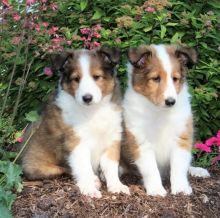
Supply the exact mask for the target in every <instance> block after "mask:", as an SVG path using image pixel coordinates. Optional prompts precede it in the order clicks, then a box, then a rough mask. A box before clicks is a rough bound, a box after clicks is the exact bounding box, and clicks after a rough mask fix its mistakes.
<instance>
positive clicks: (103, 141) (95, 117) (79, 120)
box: [56, 90, 122, 171]
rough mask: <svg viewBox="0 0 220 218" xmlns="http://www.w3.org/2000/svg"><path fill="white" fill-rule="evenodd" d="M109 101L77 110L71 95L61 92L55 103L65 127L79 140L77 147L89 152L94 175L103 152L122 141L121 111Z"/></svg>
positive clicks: (78, 106)
mask: <svg viewBox="0 0 220 218" xmlns="http://www.w3.org/2000/svg"><path fill="white" fill-rule="evenodd" d="M110 98H111V96H106V97H105V98H104V99H103V100H102V102H101V103H99V104H98V105H92V106H80V105H79V104H77V103H76V101H75V100H74V98H73V97H72V96H71V95H69V94H68V93H66V92H65V91H62V90H61V91H60V93H59V95H58V97H57V99H56V104H57V105H58V106H59V107H60V108H61V109H62V115H63V119H64V121H65V123H66V124H68V125H70V126H72V128H73V131H74V133H75V134H76V135H77V136H78V137H79V138H80V146H85V147H86V149H88V150H89V151H90V153H91V164H92V166H93V170H94V171H97V169H98V166H99V161H100V157H101V155H102V153H103V152H104V151H105V149H106V148H107V147H108V146H110V145H111V143H112V142H114V141H119V140H120V139H121V132H122V127H121V119H122V118H121V110H119V109H118V108H116V107H117V106H116V105H114V104H113V103H112V102H110Z"/></svg>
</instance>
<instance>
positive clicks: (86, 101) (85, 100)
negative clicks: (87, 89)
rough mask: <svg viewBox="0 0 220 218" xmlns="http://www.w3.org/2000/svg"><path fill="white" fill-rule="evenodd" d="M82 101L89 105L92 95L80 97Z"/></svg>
mask: <svg viewBox="0 0 220 218" xmlns="http://www.w3.org/2000/svg"><path fill="white" fill-rule="evenodd" d="M82 99H83V101H84V102H85V103H87V104H89V103H90V102H91V101H92V95H90V94H86V95H84V96H83V97H82Z"/></svg>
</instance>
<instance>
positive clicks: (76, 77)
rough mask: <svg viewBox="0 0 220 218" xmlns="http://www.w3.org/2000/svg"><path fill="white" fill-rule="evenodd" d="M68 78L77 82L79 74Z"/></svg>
mask: <svg viewBox="0 0 220 218" xmlns="http://www.w3.org/2000/svg"><path fill="white" fill-rule="evenodd" d="M70 80H71V81H75V82H77V83H79V81H80V78H79V76H74V77H72V78H70Z"/></svg>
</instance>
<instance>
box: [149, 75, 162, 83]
mask: <svg viewBox="0 0 220 218" xmlns="http://www.w3.org/2000/svg"><path fill="white" fill-rule="evenodd" d="M151 79H152V80H153V81H154V82H157V83H159V82H160V77H159V76H155V77H152V78H151Z"/></svg>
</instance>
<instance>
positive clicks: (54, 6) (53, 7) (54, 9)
mask: <svg viewBox="0 0 220 218" xmlns="http://www.w3.org/2000/svg"><path fill="white" fill-rule="evenodd" d="M50 7H51V9H52V10H53V11H57V9H58V5H57V4H55V3H52V4H51V5H50Z"/></svg>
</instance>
